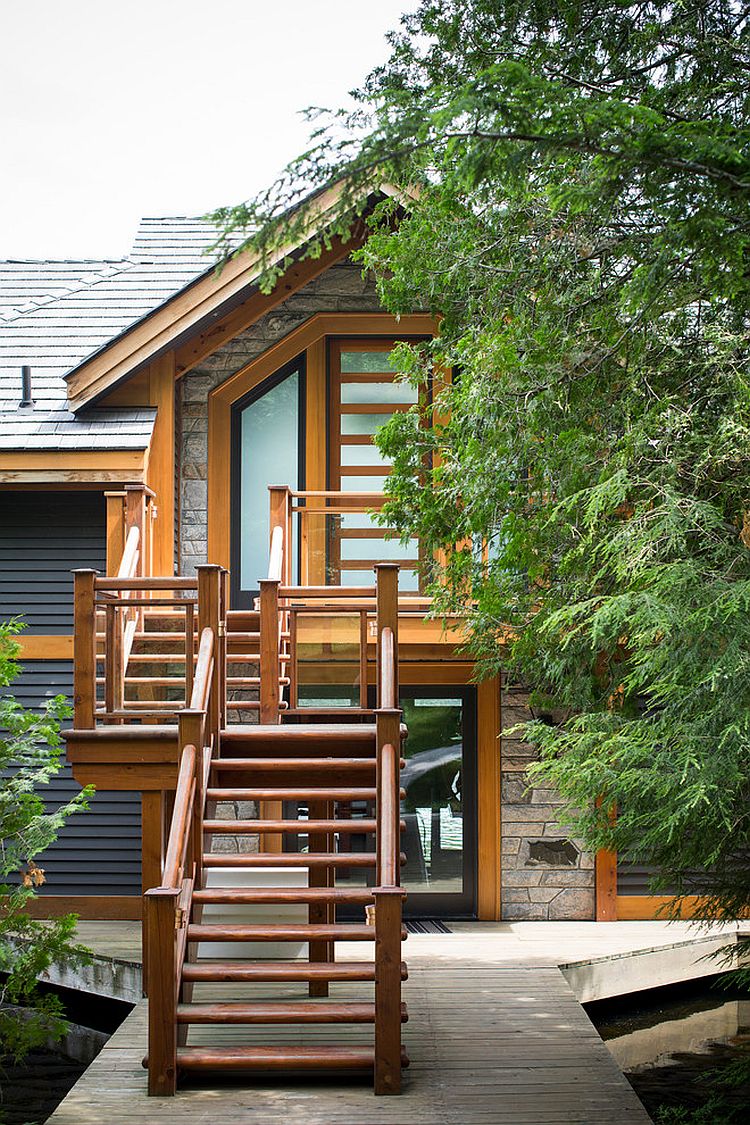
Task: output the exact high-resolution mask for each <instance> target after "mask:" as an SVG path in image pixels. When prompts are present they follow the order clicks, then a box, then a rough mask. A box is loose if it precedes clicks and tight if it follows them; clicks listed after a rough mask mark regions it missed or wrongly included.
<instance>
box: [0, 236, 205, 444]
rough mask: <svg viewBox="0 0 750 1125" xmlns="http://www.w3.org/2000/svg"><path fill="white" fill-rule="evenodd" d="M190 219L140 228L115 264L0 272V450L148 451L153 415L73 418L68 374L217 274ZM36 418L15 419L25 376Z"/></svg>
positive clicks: (97, 413)
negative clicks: (27, 371) (26, 371)
mask: <svg viewBox="0 0 750 1125" xmlns="http://www.w3.org/2000/svg"><path fill="white" fill-rule="evenodd" d="M216 233H217V232H216V230H215V228H214V227H212V226H211V225H210V224H209V223H206V222H204V221H203V220H201V219H193V218H148V219H143V220H142V222H141V224H140V227H139V230H138V233H137V235H136V239H135V242H134V244H133V248H132V250H131V252H130V254H129V255H128V256H127V257H126V258H122V259H120V260H118V261H101V262H94V261H64V262H42V261H28V262H22V261H9V262H0V450H6V451H8V450H20V449H50V450H55V449H92V450H95V449H145V448H146V446H147V445H148V442H149V439H150V437H151V433H152V430H153V424H154V417H155V412H154V411H153V410H144V409H135V408H125V407H123V408H118V409H117V410H107V409H90V410H87V411H81V412H80V413H79V414H78V415H74V414H72V413H71V411H70V410H68V409H67V391H66V385H65V381H64V376H65V374H66V373H67V372H68V371H70V369H71V368H72V367H75V366H77V365H78V364H79V363H81V361H82V360H84V359H85V358H86V357H87V356H89V355H91V353H92V352H95V351H97V350H98V349H99V348H101V347H103V346H104V345H105V344H106V343H108V342H109V341H110V340H112V339H113V337H115V336H118V335H119V334H120V333H121V332H123V331H124V330H125V329H126V328H128V327H129V326H130V325H131V324H133V323H135V322H136V321H138V320H140V319H141V318H142V317H143V316H145V315H146V314H147V313H149V312H151V311H152V310H153V309H155V308H157V307H158V306H159V305H161V304H162V303H163V302H164V301H166V300H167V299H168V298H169V297H171V296H173V295H174V294H175V293H177V292H179V291H180V290H181V289H183V288H184V287H185V286H186V285H188V284H189V283H190V282H191V281H193V280H194V279H195V278H196V277H198V276H200V275H201V274H203V273H205V272H206V271H207V270H209V269H211V259H210V258H209V257H206V256H205V254H204V251H205V250H206V249H207V247H209V246H210V245H211V243H212V242H213V241H214V239H215V237H216ZM24 364H28V366H29V367H30V368H31V380H32V396H33V399H34V407H33V408H21V409H19V405H18V404H19V401H20V398H21V367H22V366H23V365H24Z"/></svg>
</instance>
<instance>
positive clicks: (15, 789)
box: [0, 622, 91, 1061]
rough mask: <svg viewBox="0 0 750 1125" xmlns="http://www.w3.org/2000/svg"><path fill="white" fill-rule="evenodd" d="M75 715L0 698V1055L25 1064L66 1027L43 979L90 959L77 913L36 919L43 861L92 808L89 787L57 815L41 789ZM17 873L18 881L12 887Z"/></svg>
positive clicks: (10, 660)
mask: <svg viewBox="0 0 750 1125" xmlns="http://www.w3.org/2000/svg"><path fill="white" fill-rule="evenodd" d="M19 628H20V626H19V625H18V623H16V622H8V623H0V687H2V688H5V687H7V686H8V685H10V684H12V682H13V681H14V680H15V679H16V677H17V675H18V673H19V667H18V665H17V664H16V662H15V657H16V656H17V655H18V645H17V644H16V643H15V641H14V639H13V638H14V635H15V634H16V633H18V631H19ZM69 714H70V708H69V707H68V705H67V703H66V701H65V698H64V697H63V696H56V697H55V698H54V699H50V700H48V701H47V702H46V703H45V705H44V706H43V708H42V709H41V711H29V710H26V709H25V708H23V707H22V706H21V705H20V704H19V703H18V702H17V701H16V700H14V699H13V698H12V697H11V696H8V695H3V696H2V697H0V896H2V897H1V898H0V973H3V974H4V979H3V980H2V981H1V982H0V1005H1V1006H0V1058H1V1057H3V1056H6V1057H11V1058H13V1059H14V1060H16V1061H17V1060H19V1059H21V1058H23V1056H24V1055H25V1054H26V1053H27V1052H28V1051H29V1050H31V1049H32V1048H34V1047H38V1046H43V1045H44V1044H46V1043H47V1042H49V1041H54V1040H57V1039H60V1038H62V1036H63V1035H64V1034H65V1031H66V1028H67V1024H66V1022H65V1019H64V1013H63V1008H62V1004H61V1002H60V1001H59V999H58V998H57V997H56V996H53V995H51V994H48V993H44V992H42V991H40V989H39V983H38V981H39V976H40V974H42V973H44V972H45V971H46V970H47V969H49V967H50V966H51V965H53V964H55V965H58V966H59V965H77V964H82V963H84V962H85V961H87V960H88V954H87V951H86V950H85V949H83V948H82V947H81V946H79V945H77V944H76V943H75V941H74V931H75V922H76V919H75V916H74V915H67V916H66V917H64V918H59V919H55V920H54V921H49V922H47V921H44V922H43V921H40V920H38V919H35V918H31V917H29V914H28V913H27V908H28V907H29V905H30V903H31V902H32V901H33V900H34V899H35V897H36V888H37V887H39V886H41V885H42V883H44V882H45V875H44V871H43V869H42V868H41V867H40V866H38V864H37V863H36V860H37V858H38V857H39V856H40V855H41V853H42V852H44V851H45V850H46V848H48V847H49V845H50V844H52V843H53V842H54V840H55V839H56V838H57V835H58V833H59V831H60V829H61V828H62V827H63V825H64V823H65V821H66V820H67V818H68V817H69V816H71V815H72V814H73V813H75V812H78V811H79V810H81V809H85V808H86V807H87V801H88V797H89V796H90V795H91V790H90V789H84V790H81V792H80V793H79V794H77V795H76V796H75V797H74V798H73V799H72V800H70V801H68V802H67V803H66V804H64V805H61V806H60V807H59V808H57V809H55V810H54V811H52V812H49V811H47V810H46V809H45V805H44V801H43V799H42V797H41V795H40V793H39V792H38V789H39V787H40V786H43V785H46V784H47V783H48V782H49V781H50V779H51V778H52V777H53V776H54V774H56V773H57V772H58V771H59V770H60V769H61V768H62V760H61V759H62V751H61V742H60V722H61V721H62V720H63V719H65V718H66V717H67V716H68V715H69ZM13 876H16V877H17V878H16V879H15V880H14V881H13V882H6V880H8V879H9V877H13Z"/></svg>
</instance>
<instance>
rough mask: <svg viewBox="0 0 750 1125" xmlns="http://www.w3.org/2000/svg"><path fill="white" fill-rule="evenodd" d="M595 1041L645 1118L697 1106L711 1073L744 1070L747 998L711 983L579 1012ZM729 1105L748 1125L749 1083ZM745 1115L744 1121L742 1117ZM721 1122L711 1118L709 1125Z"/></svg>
mask: <svg viewBox="0 0 750 1125" xmlns="http://www.w3.org/2000/svg"><path fill="white" fill-rule="evenodd" d="M586 1007H587V1011H588V1014H589V1016H590V1017H591V1019H592V1021H593V1023H594V1024H595V1026H596V1028H597V1030H598V1032H599V1034H600V1035H601V1037H602V1039H604V1041H605V1043H606V1044H607V1047H608V1048H609V1050H610V1051H611V1053H612V1054H613V1056H614V1057H615V1059H616V1060H617V1063H618V1065H619V1066H620V1068H621V1069H622V1070H623V1071H624V1073H625V1075H626V1077H627V1079H628V1081H629V1082H630V1084H631V1086H632V1087H633V1089H634V1090H635V1092H636V1093H637V1094H638V1097H639V1098H640V1099H641V1101H642V1102H643V1104H644V1106H645V1107H646V1109H647V1110H648V1112H649V1114H650V1115H651V1116H652V1117H655V1116H656V1114H657V1111H658V1110H659V1108H660V1107H672V1106H674V1107H677V1106H684V1107H687V1108H688V1109H691V1110H694V1109H698V1108H699V1107H701V1106H703V1105H705V1103H706V1102H707V1101H708V1099H709V1097H710V1095H711V1093H712V1092H713V1089H714V1088H713V1087H712V1085H711V1084H710V1083H707V1078H708V1076H709V1075H710V1074H711V1073H712V1072H716V1071H719V1072H720V1071H721V1070H722V1069H725V1068H726V1067H727V1066H729V1065H731V1064H732V1063H735V1062H737V1061H738V1060H740V1059H743V1060H747V1061H748V1063H749V1064H750V997H749V996H748V994H747V992H742V991H739V990H734V991H727V990H726V989H723V988H720V987H719V986H718V984H717V978H716V977H707V978H703V979H702V980H697V981H691V982H689V983H687V984H684V985H676V986H673V987H669V988H659V989H654V990H653V991H651V992H643V993H633V994H631V995H630V996H626V997H621V998H619V999H617V1000H612V1001H610V1000H606V1001H599V1002H598V1003H595V1004H589V1005H587V1006H586ZM729 1103H730V1104H731V1105H732V1106H733V1107H735V1108H736V1109H737V1110H739V1109H741V1110H742V1113H741V1114H740V1116H739V1118H738V1120H743V1119H744V1120H746V1121H750V1083H747V1084H745V1085H744V1086H742V1087H740V1088H739V1089H737V1090H735V1091H733V1092H732V1093H731V1095H730V1096H729ZM745 1113H746V1116H745ZM723 1120H726V1118H724V1117H723V1116H717V1117H716V1123H717V1125H719V1123H720V1122H721V1121H723Z"/></svg>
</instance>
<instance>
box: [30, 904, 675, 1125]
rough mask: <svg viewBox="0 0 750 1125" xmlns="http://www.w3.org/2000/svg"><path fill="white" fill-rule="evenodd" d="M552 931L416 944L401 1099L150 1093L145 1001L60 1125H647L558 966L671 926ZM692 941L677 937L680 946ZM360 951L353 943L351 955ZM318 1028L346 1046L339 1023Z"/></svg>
mask: <svg viewBox="0 0 750 1125" xmlns="http://www.w3.org/2000/svg"><path fill="white" fill-rule="evenodd" d="M96 925H97V926H98V927H99V928H98V929H95V928H94V927H92V925H91V924H87V923H83V924H82V927H81V929H82V934H81V936H82V937H83V939H84V940H88V941H89V942H90V944H91V945H92V946H95V947H98V948H99V949H100V950H102V951H104V948H105V947H106V940H105V939H106V932H107V931H106V930H105V929H103V928H102V927H104V926H105V925H106V924H103V923H101V924H96ZM111 925H114V924H111ZM526 925H527V926H531V925H533V924H526ZM544 925H545V927H549V926H552V929H549V930H548V931H547V933H546V934H545V933H544V931H540V930H538V929H536V928H534V929H533V930H528V931H526V932H525V933H524V930H523V924H521V925H520V927H519V924H515V925H513V926H509V925H505V926H503V925H500V924H498V925H491V926H479V925H468V924H467V925H465V926H462V927H461V931H462V932H456V933H453V934H451V935H448V936H443V935H412V936H411V937H410V938H409V942H408V947H407V948H408V959H409V964H410V979H409V981H408V982H407V984H406V988H405V999H406V1000H407V1003H408V1004H409V1011H410V1022H409V1023H408V1024H407V1025H406V1027H405V1029H404V1039H405V1042H406V1044H407V1049H408V1052H409V1055H410V1058H411V1066H410V1068H409V1070H408V1071H407V1072H406V1076H405V1086H404V1093H403V1094H402V1095H401V1097H394V1098H375V1097H374V1096H373V1094H372V1090H371V1084H370V1081H369V1079H356V1078H352V1077H351V1076H348V1077H344V1078H342V1079H341V1080H335V1079H329V1078H325V1079H321V1080H316V1079H310V1078H305V1079H303V1078H300V1079H299V1080H297V1081H291V1082H290V1081H289V1079H288V1078H285V1077H281V1078H279V1079H273V1078H272V1079H269V1080H258V1079H257V1078H253V1077H251V1078H249V1079H248V1080H247V1081H244V1082H243V1081H233V1082H232V1081H227V1080H225V1078H224V1077H222V1078H220V1079H216V1080H209V1082H203V1083H201V1084H197V1083H196V1084H194V1085H193V1086H191V1087H184V1088H182V1089H180V1091H179V1092H178V1094H177V1096H176V1097H175V1098H164V1099H159V1098H149V1097H147V1096H146V1075H145V1071H144V1070H143V1069H142V1067H141V1059H142V1057H143V1055H144V1053H145V1049H146V1016H147V1010H146V1002H145V1001H144V1002H142V1003H140V1004H138V1005H137V1007H136V1008H135V1009H134V1011H133V1013H132V1014H131V1015H130V1016H129V1017H128V1019H127V1020H126V1021H125V1022H124V1023H123V1025H122V1026H121V1027H120V1029H119V1030H118V1031H117V1032H116V1033H115V1035H114V1036H113V1037H112V1039H111V1040H110V1041H109V1043H108V1044H107V1046H106V1047H105V1049H104V1050H103V1051H102V1053H101V1054H100V1055H99V1057H98V1058H97V1059H96V1060H95V1061H94V1063H93V1064H92V1065H91V1067H90V1068H89V1069H88V1071H87V1072H86V1074H85V1075H84V1076H83V1077H82V1079H81V1080H80V1081H79V1082H78V1083H77V1085H76V1086H75V1087H74V1089H73V1090H72V1091H71V1093H70V1094H69V1095H68V1097H67V1098H66V1099H65V1101H64V1102H63V1103H62V1105H61V1106H60V1107H59V1108H58V1109H57V1111H56V1112H55V1113H54V1114H53V1115H52V1117H51V1118H50V1119H49V1120H50V1122H51V1125H119V1123H125V1122H134V1123H136V1125H137V1123H146V1122H149V1123H150V1122H154V1123H159V1122H165V1123H167V1122H170V1123H171V1122H177V1121H180V1122H183V1123H185V1122H186V1123H190V1125H192V1123H196V1125H198V1123H206V1125H208V1123H209V1122H210V1123H211V1125H239V1123H240V1122H242V1123H243V1125H244V1123H246V1122H247V1123H252V1122H257V1123H258V1125H277V1123H278V1125H281V1123H284V1125H297V1123H299V1125H457V1123H460V1125H485V1123H487V1125H489V1123H491V1122H494V1123H498V1125H573V1123H576V1125H600V1123H601V1122H606V1121H612V1122H616V1123H617V1125H631V1123H632V1125H647V1123H648V1122H649V1120H650V1119H649V1117H648V1115H647V1114H646V1112H645V1110H644V1109H643V1107H642V1106H641V1104H640V1102H639V1101H638V1099H637V1098H636V1096H635V1094H634V1093H633V1092H632V1090H631V1088H630V1086H629V1085H628V1083H627V1081H626V1079H625V1078H624V1076H623V1075H622V1073H621V1072H620V1070H619V1069H618V1067H617V1065H616V1064H615V1062H614V1060H613V1059H612V1057H611V1056H610V1054H609V1052H608V1051H607V1048H606V1046H605V1045H604V1043H603V1042H602V1041H601V1039H600V1038H599V1036H598V1035H597V1033H596V1030H595V1029H594V1027H593V1026H592V1024H591V1023H590V1021H589V1019H588V1017H587V1016H586V1014H585V1012H584V1010H583V1009H582V1008H581V1006H580V1004H579V1003H578V1001H577V999H576V997H575V995H574V994H573V991H572V990H571V988H570V986H569V985H568V983H567V981H566V980H565V977H564V976H563V974H562V972H561V971H560V969H558V967H557V964H556V963H555V962H556V961H563V960H568V961H570V960H574V957H573V956H572V953H573V951H574V950H577V951H578V953H579V955H580V954H581V953H583V954H584V955H589V956H596V954H597V953H599V954H600V955H601V954H604V953H606V952H607V951H608V949H611V950H613V951H615V953H616V954H619V953H628V952H631V951H632V950H634V949H637V948H644V947H647V946H648V945H653V944H654V943H655V944H659V945H668V944H669V938H668V937H667V936H666V934H665V933H664V932H663V931H664V929H665V928H664V927H662V928H659V924H658V923H656V924H645V925H653V926H655V927H656V930H652V931H651V932H650V933H649V932H648V931H644V930H643V929H637V930H635V931H634V930H627V929H626V930H622V929H620V928H619V927H620V926H621V925H625V926H627V925H628V924H617V923H615V924H612V925H610V926H598V927H596V928H595V929H594V928H588V927H585V926H584V927H583V928H582V927H579V926H578V925H577V924H576V923H567V924H560V925H557V926H556V925H554V924H550V923H545V924H544ZM643 925H644V924H638V923H636V924H635V926H636V927H642V926H643ZM561 927H562V928H561ZM457 928H458V927H457ZM553 930H554V931H555V932H552V931H553ZM618 930H619V932H618ZM647 933H648V937H646V936H645V935H646V934H647ZM112 936H113V937H115V935H114V932H113V935H112ZM597 937H598V939H599V940H598V941H597ZM682 937H683V935H682V934H678V933H676V932H674V931H672V935H671V941H672V942H674V941H677V940H680V939H681V938H682ZM92 938H96V940H92ZM136 940H137V938H136V931H135V929H131V930H128V931H127V932H125V933H123V931H122V926H120V933H119V937H115V941H116V946H117V956H119V957H123V956H124V955H126V950H127V948H128V943H130V948H132V949H133V951H134V954H135V945H136ZM360 950H361V947H360ZM360 950H357V952H356V956H361V952H360ZM347 952H348V951H347V949H346V947H344V948H343V949H342V958H345V957H346V956H347ZM352 955H354V951H352ZM207 987H209V986H207ZM227 987H234V988H235V989H236V986H221V985H212V986H210V988H212V989H213V990H214V991H213V992H212V993H210V995H212V996H217V997H218V995H219V993H218V992H217V991H216V990H217V989H219V990H221V989H222V988H227ZM258 987H259V988H260V987H264V988H265V989H266V990H267V989H268V986H258ZM357 987H358V986H356V985H348V986H344V985H341V986H338V987H337V991H336V995H337V996H340V997H341V998H342V999H343V998H352V999H356V998H357V995H358V992H357ZM266 994H267V991H266ZM256 995H258V994H256ZM276 995H278V993H277V994H276ZM248 1031H250V1032H253V1031H256V1032H259V1034H260V1035H262V1036H263V1038H264V1039H265V1041H266V1042H269V1041H275V1042H280V1041H283V1040H280V1039H279V1033H280V1034H281V1035H282V1036H285V1037H289V1036H290V1035H293V1036H294V1037H295V1039H296V1041H297V1042H304V1041H305V1039H304V1034H305V1029H289V1028H284V1029H270V1034H274V1036H275V1038H274V1039H273V1040H271V1039H270V1038H269V1029H248V1028H243V1029H240V1033H241V1034H242V1035H243V1036H245V1037H247V1034H248ZM315 1033H316V1034H317V1035H319V1036H320V1035H322V1036H324V1037H325V1036H331V1035H336V1036H337V1039H338V1041H339V1042H341V1041H342V1030H341V1028H340V1027H328V1028H325V1027H323V1028H322V1029H321V1028H317V1029H315ZM234 1034H236V1032H235V1031H234V1029H232V1028H227V1027H220V1028H196V1029H194V1030H193V1031H191V1039H190V1042H191V1043H197V1042H203V1043H209V1042H218V1041H219V1039H221V1041H222V1042H225V1043H226V1042H228V1041H231V1037H232V1036H233V1035H234ZM308 1034H309V1033H308ZM344 1034H346V1035H347V1040H346V1041H347V1042H350V1043H355V1042H357V1040H358V1037H359V1036H361V1034H362V1032H361V1030H360V1029H357V1028H356V1027H354V1028H351V1029H348V1030H347V1031H345V1032H344ZM308 1041H309V1040H308ZM318 1041H320V1040H318Z"/></svg>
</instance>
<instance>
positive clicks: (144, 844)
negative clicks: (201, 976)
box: [141, 789, 165, 989]
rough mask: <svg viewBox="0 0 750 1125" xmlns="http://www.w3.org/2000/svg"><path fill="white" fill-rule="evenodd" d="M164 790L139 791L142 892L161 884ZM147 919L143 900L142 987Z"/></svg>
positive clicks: (145, 971) (145, 981) (145, 973)
mask: <svg viewBox="0 0 750 1125" xmlns="http://www.w3.org/2000/svg"><path fill="white" fill-rule="evenodd" d="M163 797H164V794H163V793H162V792H161V790H159V789H151V790H144V791H143V792H142V793H141V894H143V895H145V894H146V893H147V891H150V890H153V888H154V887H158V886H160V885H161V868H162V861H163V859H164V847H165V834H164V801H163ZM148 941H149V937H148V919H147V917H146V900H145V899H144V900H143V914H142V916H141V944H142V950H141V959H142V961H143V987H144V989H146V988H147V987H148Z"/></svg>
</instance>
